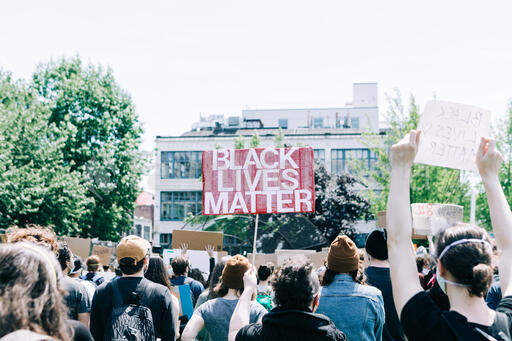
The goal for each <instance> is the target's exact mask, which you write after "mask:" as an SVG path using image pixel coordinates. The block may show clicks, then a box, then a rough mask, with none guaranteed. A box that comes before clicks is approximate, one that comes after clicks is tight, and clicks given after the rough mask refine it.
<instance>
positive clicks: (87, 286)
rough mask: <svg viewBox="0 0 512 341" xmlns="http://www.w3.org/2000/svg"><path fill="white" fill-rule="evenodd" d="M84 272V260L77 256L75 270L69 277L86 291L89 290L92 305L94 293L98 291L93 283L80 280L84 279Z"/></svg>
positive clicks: (74, 263) (74, 262)
mask: <svg viewBox="0 0 512 341" xmlns="http://www.w3.org/2000/svg"><path fill="white" fill-rule="evenodd" d="M82 270H83V265H82V259H81V258H80V257H79V256H75V259H74V260H73V269H72V270H71V271H70V272H69V277H71V278H73V279H74V280H76V281H77V282H79V283H80V284H82V285H83V286H84V288H85V290H87V296H88V297H89V301H90V303H92V298H93V296H94V292H95V291H96V285H95V284H94V283H93V282H91V281H86V280H83V279H81V278H80V277H82ZM89 306H90V304H89Z"/></svg>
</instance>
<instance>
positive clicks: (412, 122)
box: [360, 90, 470, 217]
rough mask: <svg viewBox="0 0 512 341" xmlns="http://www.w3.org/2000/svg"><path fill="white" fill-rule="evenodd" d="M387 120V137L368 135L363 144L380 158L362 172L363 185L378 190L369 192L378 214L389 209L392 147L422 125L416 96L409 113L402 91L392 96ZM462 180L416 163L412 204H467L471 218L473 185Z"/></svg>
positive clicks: (454, 172)
mask: <svg viewBox="0 0 512 341" xmlns="http://www.w3.org/2000/svg"><path fill="white" fill-rule="evenodd" d="M385 118H386V123H387V125H388V127H389V128H388V129H387V130H386V134H385V135H384V137H382V136H380V135H378V134H365V135H364V137H363V142H364V143H366V144H367V145H368V146H369V148H370V150H371V151H372V152H374V153H375V154H376V156H377V161H376V163H375V166H374V169H372V170H369V171H366V172H364V171H361V172H360V174H361V175H364V176H361V177H360V180H361V181H362V182H365V183H366V185H367V186H368V187H369V188H378V190H377V191H371V190H370V191H369V192H370V193H369V197H370V199H371V202H372V211H373V213H374V214H376V213H377V212H378V211H384V210H386V205H387V198H388V193H389V180H390V178H389V176H390V171H391V163H390V159H389V151H390V149H391V146H392V145H393V144H395V143H397V142H398V141H400V139H402V137H403V136H405V134H407V133H408V132H409V131H410V130H411V129H415V128H416V127H417V125H418V121H419V107H418V105H417V104H416V101H415V99H414V97H413V96H411V97H410V101H409V108H408V109H407V110H406V109H404V105H403V102H402V98H401V96H400V92H398V90H395V93H394V96H391V97H388V112H387V114H386V117H385ZM368 175H369V176H368ZM365 176H367V177H365ZM460 179H461V172H460V171H459V170H456V169H450V168H444V167H435V166H428V165H422V164H414V165H413V167H412V174H411V203H422V202H427V203H442V204H443V203H452V204H458V205H463V206H464V207H465V210H464V215H465V217H468V216H469V205H470V196H469V183H468V182H467V181H461V180H460Z"/></svg>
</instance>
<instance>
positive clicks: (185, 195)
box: [160, 192, 203, 221]
mask: <svg viewBox="0 0 512 341" xmlns="http://www.w3.org/2000/svg"><path fill="white" fill-rule="evenodd" d="M202 210H203V193H202V192H161V193H160V220H162V221H172V220H179V221H181V220H183V219H185V217H187V216H188V214H189V213H192V214H194V215H196V214H198V213H200V212H201V211H202Z"/></svg>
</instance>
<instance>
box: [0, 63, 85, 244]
mask: <svg viewBox="0 0 512 341" xmlns="http://www.w3.org/2000/svg"><path fill="white" fill-rule="evenodd" d="M50 116H51V110H50V105H47V104H45V103H44V102H41V101H40V100H39V98H38V94H37V93H36V92H35V91H33V90H32V89H31V88H29V87H28V86H27V85H26V84H24V83H23V82H21V81H13V80H12V77H11V75H10V74H7V73H1V72H0V227H1V228H6V227H9V226H11V225H18V226H26V225H29V224H39V225H45V226H53V227H54V229H55V231H56V232H57V233H58V234H76V233H79V232H80V231H81V229H82V228H83V227H84V221H86V220H87V219H86V218H87V216H88V215H89V214H90V210H89V209H90V206H91V199H90V198H88V197H87V187H86V185H87V179H86V178H84V177H82V176H81V174H80V172H78V171H76V170H74V169H73V168H74V164H73V162H65V161H64V160H63V159H62V149H63V148H64V145H65V143H66V139H65V136H63V135H62V134H61V132H60V130H59V129H58V128H57V126H56V125H55V124H54V123H50V124H49V123H48V122H49V119H50ZM62 125H63V126H65V128H66V129H69V130H70V131H72V130H73V127H72V126H69V127H68V126H67V125H68V122H63V124H62Z"/></svg>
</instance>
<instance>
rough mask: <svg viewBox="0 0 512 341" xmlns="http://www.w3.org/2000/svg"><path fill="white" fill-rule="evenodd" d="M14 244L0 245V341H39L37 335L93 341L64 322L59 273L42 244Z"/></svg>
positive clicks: (83, 329)
mask: <svg viewBox="0 0 512 341" xmlns="http://www.w3.org/2000/svg"><path fill="white" fill-rule="evenodd" d="M46 232H47V231H45V232H43V233H42V236H43V235H45V233H46ZM11 240H13V239H11ZM14 240H16V244H2V245H0V278H1V279H2V280H0V302H1V303H0V337H5V340H6V339H12V340H31V339H32V340H42V339H43V338H36V335H34V333H36V334H42V335H46V336H47V337H51V338H53V339H57V340H61V341H68V340H92V339H91V338H90V333H89V331H88V330H87V328H86V327H85V326H84V325H83V324H82V323H80V322H78V321H73V322H71V320H69V321H66V319H67V311H66V307H65V305H64V303H63V299H62V296H61V293H60V290H61V288H60V286H59V282H60V280H61V279H62V272H61V270H60V266H59V263H58V262H57V259H56V258H55V256H54V254H53V253H51V252H50V251H49V248H46V247H44V245H45V244H44V242H43V243H41V244H39V245H41V246H39V245H35V244H33V243H30V242H24V241H23V240H22V239H14ZM49 245H53V243H50V244H49ZM29 332H32V333H29ZM44 339H47V338H44Z"/></svg>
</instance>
